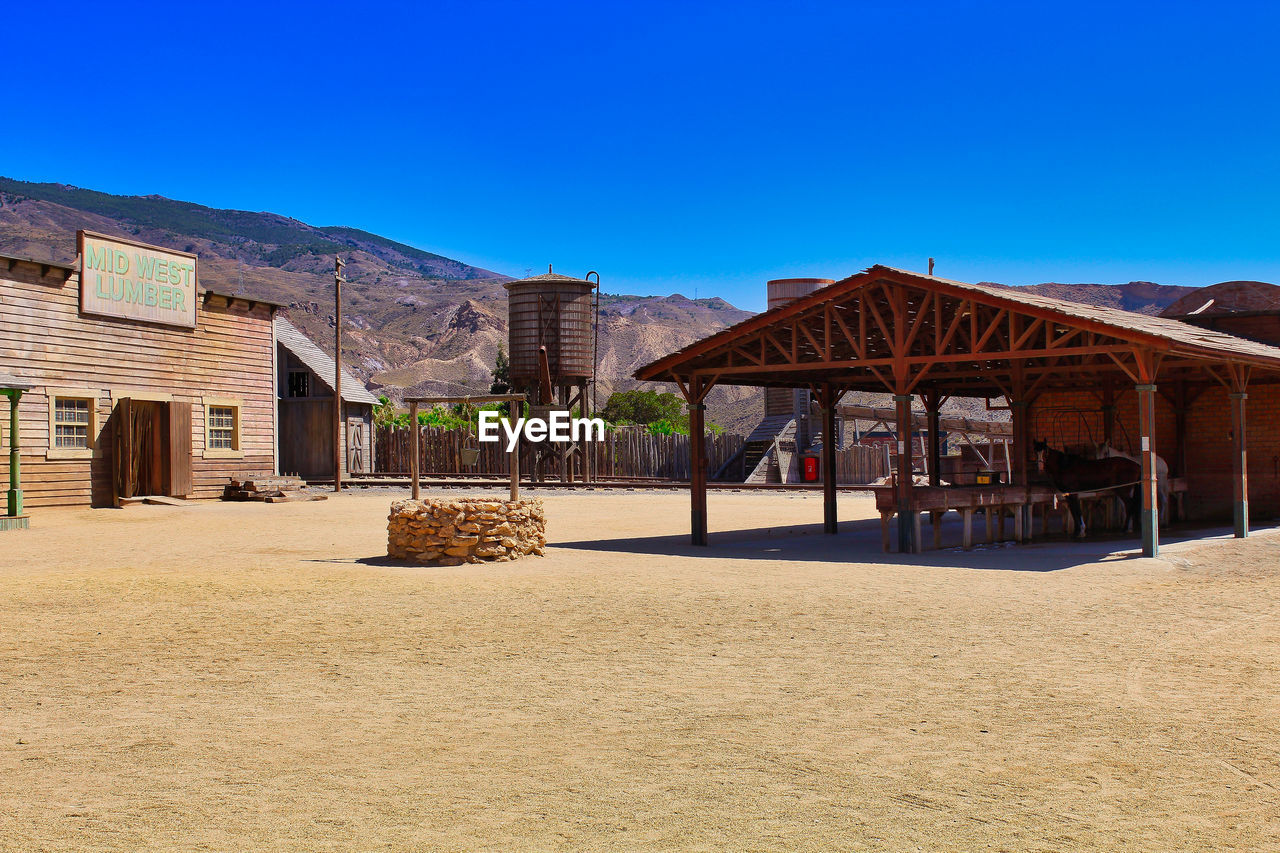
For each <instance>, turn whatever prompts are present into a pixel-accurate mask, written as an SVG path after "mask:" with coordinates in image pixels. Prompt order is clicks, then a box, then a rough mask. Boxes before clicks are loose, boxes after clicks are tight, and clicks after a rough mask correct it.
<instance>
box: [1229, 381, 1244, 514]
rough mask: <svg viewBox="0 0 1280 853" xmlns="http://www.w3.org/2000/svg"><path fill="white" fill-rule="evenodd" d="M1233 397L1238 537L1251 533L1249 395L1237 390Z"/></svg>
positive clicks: (1234, 472) (1233, 484)
mask: <svg viewBox="0 0 1280 853" xmlns="http://www.w3.org/2000/svg"><path fill="white" fill-rule="evenodd" d="M1230 397H1231V439H1232V441H1231V474H1232V478H1231V492H1232V498H1233V505H1234V512H1233V515H1234V516H1235V533H1236V538H1237V539H1244V538H1245V537H1247V536H1248V535H1249V451H1248V445H1247V442H1246V435H1245V429H1244V427H1245V419H1244V414H1245V407H1244V401H1245V400H1247V399H1249V395H1248V394H1246V393H1245V392H1244V391H1237V392H1234V393H1232V394H1231V395H1230Z"/></svg>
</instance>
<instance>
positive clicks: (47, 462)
mask: <svg viewBox="0 0 1280 853" xmlns="http://www.w3.org/2000/svg"><path fill="white" fill-rule="evenodd" d="M42 272H43V271H42V268H41V266H40V265H38V264H30V263H26V262H18V263H16V264H14V265H13V267H12V268H11V269H9V268H7V262H4V263H2V264H0V370H2V371H5V372H9V373H13V374H15V375H16V376H18V377H21V378H23V379H26V380H28V381H30V382H31V383H32V384H33V385H35V386H36V387H35V388H33V389H32V390H31V391H28V392H26V393H25V394H23V396H22V402H21V404H20V417H21V427H22V436H21V443H22V455H21V458H22V481H23V490H24V492H25V500H26V504H27V505H28V506H30V507H40V506H51V505H85V506H87V505H89V504H90V502H91V501H92V502H94V503H97V504H102V503H105V502H108V501H109V496H110V493H111V481H110V472H111V467H110V452H111V448H110V441H108V440H107V437H106V436H104V435H103V430H104V428H105V427H106V426H107V421H108V418H109V417H110V416H111V412H112V409H113V408H114V406H115V405H116V403H117V402H118V401H119V400H120V399H121V398H124V397H128V396H131V395H133V396H140V395H164V394H167V395H171V397H172V399H173V400H175V401H185V402H189V403H191V453H192V494H191V496H192V497H215V496H217V495H218V494H220V492H221V489H222V486H223V484H224V483H226V481H227V479H228V478H230V477H236V478H241V477H244V478H249V477H262V476H266V475H268V474H271V473H272V472H273V470H274V467H275V465H274V456H275V427H274V416H273V409H274V405H275V399H274V389H273V382H272V377H273V373H272V352H273V349H272V346H273V342H272V331H271V307H270V306H268V305H262V304H260V303H259V304H254V305H252V306H251V305H250V303H248V302H245V301H242V300H235V301H233V302H231V303H230V304H228V300H226V299H225V298H223V297H219V296H210V297H209V299H208V300H207V301H205V302H203V303H202V304H201V305H200V306H199V310H198V322H197V325H196V328H195V329H180V328H174V327H170V326H161V325H150V324H141V323H136V322H133V321H129V320H118V319H108V318H103V317H92V316H85V315H81V314H80V310H79V286H80V282H79V275H78V274H72V275H71V277H70V278H69V279H67V280H65V281H64V280H63V276H64V275H65V271H63V270H61V269H52V270H49V271H48V272H47V273H45V274H42ZM50 388H83V389H86V390H90V391H92V392H93V394H94V396H95V398H96V401H97V410H96V424H95V433H96V435H95V448H94V452H93V457H92V458H91V459H49V458H46V455H47V453H48V451H49V448H50V434H49V394H48V389H50ZM205 398H211V399H215V398H216V399H231V400H237V401H239V404H240V452H241V453H242V454H243V457H242V458H205V456H204V454H205V402H204V401H205ZM153 399H154V396H153ZM3 409H7V407H6V406H4V405H3V402H0V410H3ZM3 414H4V416H5V417H4V421H5V422H6V424H7V415H8V412H7V411H4V412H3ZM8 433H9V430H8V428H7V425H6V427H5V429H4V455H3V460H0V472H3V476H4V477H5V478H6V482H7V477H8V448H9V441H10V438H9V434H8Z"/></svg>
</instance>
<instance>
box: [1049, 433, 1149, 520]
mask: <svg viewBox="0 0 1280 853" xmlns="http://www.w3.org/2000/svg"><path fill="white" fill-rule="evenodd" d="M1034 446H1035V451H1036V464H1037V465H1038V467H1039V468H1040V471H1041V472H1042V473H1044V474H1045V475H1047V476H1048V477H1049V481H1050V482H1052V483H1053V487H1054V488H1055V489H1057V490H1058V491H1060V492H1062V493H1063V494H1065V495H1066V496H1067V506H1069V507H1070V508H1071V514H1072V516H1074V517H1075V520H1076V538H1077V539H1083V538H1084V535H1085V527H1084V515H1083V514H1082V513H1081V512H1080V498H1079V497H1078V495H1079V493H1080V492H1105V491H1109V490H1112V489H1116V490H1122V489H1126V488H1127V489H1129V493H1128V496H1127V497H1126V498H1125V499H1124V508H1125V519H1124V529H1125V531H1126V532H1127V531H1129V530H1131V529H1132V528H1133V524H1134V520H1135V519H1136V518H1137V517H1138V502H1139V500H1140V496H1141V494H1142V493H1141V492H1140V491H1139V489H1138V481H1139V480H1141V479H1142V466H1141V465H1139V464H1138V463H1137V462H1134V461H1133V460H1132V459H1125V458H1124V457H1122V456H1110V457H1107V458H1105V459H1086V458H1084V457H1083V456H1075V455H1072V454H1070V453H1063V452H1062V451H1061V450H1053V449H1052V448H1050V447H1049V445H1047V444H1046V443H1045V442H1043V441H1037V442H1036V443H1035V445H1034ZM1122 494H1123V492H1122Z"/></svg>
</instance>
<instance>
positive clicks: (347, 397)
mask: <svg viewBox="0 0 1280 853" xmlns="http://www.w3.org/2000/svg"><path fill="white" fill-rule="evenodd" d="M274 323H275V329H276V340H277V341H279V342H280V343H281V344H282V345H283V346H284V348H285V349H287V350H288V351H289V352H291V353H293V354H294V355H295V356H297V357H298V360H299V361H301V362H302V363H303V364H305V365H306V366H307V367H308V368H310V369H311V372H312V373H314V374H315V375H316V376H317V377H319V378H320V381H321V382H323V383H324V387H326V388H328V389H329V390H330V391H332V390H333V383H332V382H330V381H329V380H330V379H332V378H333V368H334V363H333V358H332V357H330V355H329V354H328V353H326V352H325V351H324V350H322V349H320V347H318V346H316V345H315V342H313V341H312V340H311V339H310V338H308V337H307V336H306V335H304V334H303V333H302V332H301V330H299V329H298V327H297V326H295V325H293V324H292V323H290V322H289V321H288V320H286V319H285V318H284V317H276V318H275V320H274ZM342 399H343V400H344V401H345V402H348V403H368V404H370V405H375V406H376V405H377V404H378V398H377V397H375V396H373V394H371V393H369V389H368V388H366V387H364V383H363V382H361V381H360V380H359V379H356V378H355V377H354V376H352V375H351V374H350V373H349V372H347V369H346V368H343V370H342Z"/></svg>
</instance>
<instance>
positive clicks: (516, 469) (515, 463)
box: [508, 441, 520, 501]
mask: <svg viewBox="0 0 1280 853" xmlns="http://www.w3.org/2000/svg"><path fill="white" fill-rule="evenodd" d="M508 455H509V456H510V457H511V465H510V468H511V500H513V501H518V500H520V442H518V441H517V442H516V446H515V448H514V449H513V450H512V451H511V453H509V454H508Z"/></svg>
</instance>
